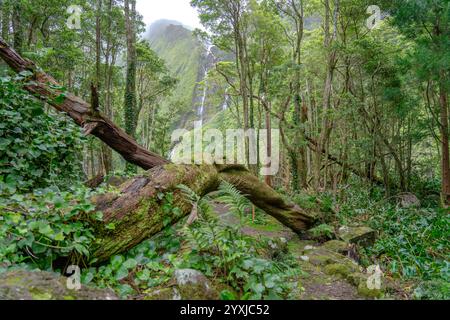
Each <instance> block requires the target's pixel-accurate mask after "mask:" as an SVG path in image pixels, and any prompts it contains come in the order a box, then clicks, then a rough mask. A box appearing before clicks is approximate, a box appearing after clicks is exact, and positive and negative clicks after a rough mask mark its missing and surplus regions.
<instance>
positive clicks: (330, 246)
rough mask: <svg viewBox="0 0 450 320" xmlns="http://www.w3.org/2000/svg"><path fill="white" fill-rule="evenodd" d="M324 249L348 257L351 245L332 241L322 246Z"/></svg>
mask: <svg viewBox="0 0 450 320" xmlns="http://www.w3.org/2000/svg"><path fill="white" fill-rule="evenodd" d="M321 247H322V248H324V249H327V250H330V251H333V252H337V253H340V254H343V255H347V253H348V251H349V245H348V243H347V242H344V241H339V240H331V241H328V242H325V243H324V244H323V245H322V246H321Z"/></svg>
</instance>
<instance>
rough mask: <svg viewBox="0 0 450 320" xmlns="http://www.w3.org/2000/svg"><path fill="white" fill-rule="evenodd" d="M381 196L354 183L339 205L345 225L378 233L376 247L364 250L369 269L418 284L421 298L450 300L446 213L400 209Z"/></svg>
mask: <svg viewBox="0 0 450 320" xmlns="http://www.w3.org/2000/svg"><path fill="white" fill-rule="evenodd" d="M394 199H395V197H393V198H392V199H391V201H389V199H385V198H384V194H383V190H382V189H381V188H378V187H372V188H371V187H369V186H367V185H364V183H361V182H359V183H358V182H356V181H354V183H353V187H352V188H347V189H343V190H342V191H341V192H340V194H339V196H338V198H337V200H336V202H337V203H338V204H339V212H338V217H337V218H338V220H339V221H340V222H341V224H350V223H359V224H367V225H369V226H370V227H372V228H374V229H375V230H377V231H378V233H379V237H378V239H377V241H376V242H375V244H374V246H372V247H369V248H367V249H361V253H362V254H363V255H362V258H363V262H364V263H365V264H367V265H370V264H373V263H380V264H381V265H382V266H383V268H384V270H385V272H387V273H388V274H391V275H393V276H395V277H399V278H402V279H405V280H412V281H415V282H418V287H417V289H416V297H417V298H432V297H437V296H439V295H441V296H442V295H443V294H447V298H449V297H450V296H449V295H448V285H446V283H448V282H449V280H450V262H449V261H450V254H449V250H448V248H449V247H450V241H449V239H450V233H449V230H450V218H449V210H448V209H440V208H438V205H437V203H434V204H433V206H430V207H420V208H401V207H400V206H399V205H398V204H397V203H396V202H395V201H392V200H394Z"/></svg>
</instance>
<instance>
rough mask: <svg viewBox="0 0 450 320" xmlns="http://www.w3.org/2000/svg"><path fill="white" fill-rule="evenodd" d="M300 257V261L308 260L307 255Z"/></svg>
mask: <svg viewBox="0 0 450 320" xmlns="http://www.w3.org/2000/svg"><path fill="white" fill-rule="evenodd" d="M300 259H301V260H302V261H305V262H308V261H309V257H308V256H301V257H300Z"/></svg>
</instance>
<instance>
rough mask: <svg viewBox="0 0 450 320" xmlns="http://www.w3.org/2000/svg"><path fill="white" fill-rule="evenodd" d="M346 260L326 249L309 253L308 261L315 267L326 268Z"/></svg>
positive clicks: (318, 249)
mask: <svg viewBox="0 0 450 320" xmlns="http://www.w3.org/2000/svg"><path fill="white" fill-rule="evenodd" d="M343 259H346V258H345V257H344V256H343V255H341V254H338V253H336V252H332V251H329V250H326V249H322V248H317V249H315V250H314V251H312V252H310V253H309V261H310V263H311V264H313V265H315V266H326V265H329V264H333V263H339V262H340V261H342V260H343Z"/></svg>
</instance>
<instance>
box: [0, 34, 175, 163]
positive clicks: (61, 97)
mask: <svg viewBox="0 0 450 320" xmlns="http://www.w3.org/2000/svg"><path fill="white" fill-rule="evenodd" d="M0 57H1V58H2V59H3V60H4V61H5V62H6V63H7V64H8V65H9V66H10V67H11V69H12V70H14V71H15V72H17V73H21V72H30V73H31V76H30V77H28V78H27V80H29V81H28V82H27V83H25V86H24V88H25V89H26V90H27V91H28V92H30V93H31V94H33V95H34V96H35V97H37V98H38V99H40V100H43V101H45V102H47V103H48V104H50V105H51V106H52V107H54V108H55V109H56V110H58V111H59V112H64V113H66V114H67V115H68V116H69V117H70V118H72V119H73V120H74V121H75V123H76V124H78V125H79V126H80V127H82V128H83V129H84V131H85V134H93V135H94V136H96V137H97V138H99V139H100V140H102V141H103V142H105V143H106V144H107V145H108V146H109V147H111V148H112V149H113V150H115V151H117V152H118V153H119V154H120V155H121V156H122V157H123V158H124V159H125V160H126V161H128V162H130V163H132V164H135V165H137V166H139V167H141V168H143V169H145V170H148V169H151V168H153V167H156V166H159V165H163V164H167V163H168V161H167V160H166V159H164V158H163V157H161V156H159V155H157V154H155V153H152V152H149V151H148V150H146V149H145V148H143V147H141V146H140V145H138V144H137V143H136V141H135V140H134V139H133V138H132V137H130V136H129V135H127V134H126V133H125V132H124V131H123V130H122V129H121V128H119V127H117V126H116V125H115V124H114V123H113V122H112V121H110V120H109V119H108V118H107V117H105V116H104V115H102V114H101V113H100V112H98V111H96V110H94V108H92V107H91V105H90V104H89V103H87V102H86V101H84V100H82V99H80V98H78V97H76V96H74V95H73V94H70V93H67V92H65V91H64V90H62V87H61V86H60V85H59V84H58V83H57V81H56V80H55V79H53V78H52V77H51V76H50V75H48V74H46V73H45V72H43V71H42V70H40V69H39V68H38V67H37V66H36V65H35V64H34V63H33V62H32V61H30V60H27V59H24V58H23V57H21V56H20V55H19V54H18V53H17V52H15V51H14V50H13V49H12V48H11V47H10V46H9V45H8V44H7V43H6V42H5V41H4V40H3V39H2V38H0Z"/></svg>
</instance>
